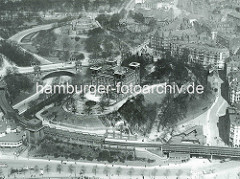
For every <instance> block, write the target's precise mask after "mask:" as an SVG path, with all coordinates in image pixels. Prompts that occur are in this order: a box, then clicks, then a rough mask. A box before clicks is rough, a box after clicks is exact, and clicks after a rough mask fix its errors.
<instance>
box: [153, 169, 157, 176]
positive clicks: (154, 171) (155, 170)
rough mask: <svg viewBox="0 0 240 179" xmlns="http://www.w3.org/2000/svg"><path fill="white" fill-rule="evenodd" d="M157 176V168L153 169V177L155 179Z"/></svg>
mask: <svg viewBox="0 0 240 179" xmlns="http://www.w3.org/2000/svg"><path fill="white" fill-rule="evenodd" d="M156 175H157V169H156V168H154V169H153V171H152V176H154V177H155V176H156Z"/></svg>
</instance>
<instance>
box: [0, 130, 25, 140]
mask: <svg viewBox="0 0 240 179" xmlns="http://www.w3.org/2000/svg"><path fill="white" fill-rule="evenodd" d="M23 136H24V133H23V132H19V133H9V134H6V135H5V136H3V137H0V142H19V141H21V140H22V137H23Z"/></svg>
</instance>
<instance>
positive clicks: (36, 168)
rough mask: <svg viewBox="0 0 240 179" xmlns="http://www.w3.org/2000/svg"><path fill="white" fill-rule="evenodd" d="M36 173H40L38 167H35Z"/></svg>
mask: <svg viewBox="0 0 240 179" xmlns="http://www.w3.org/2000/svg"><path fill="white" fill-rule="evenodd" d="M34 172H35V173H38V172H39V167H38V166H37V165H35V166H34Z"/></svg>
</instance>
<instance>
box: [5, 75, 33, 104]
mask: <svg viewBox="0 0 240 179" xmlns="http://www.w3.org/2000/svg"><path fill="white" fill-rule="evenodd" d="M4 80H5V82H6V83H7V89H8V92H9V95H10V99H11V100H14V99H15V98H16V97H17V96H19V95H20V93H21V91H29V90H31V89H32V87H33V82H32V81H31V80H30V79H29V78H28V77H27V76H26V75H22V74H14V73H8V74H7V75H6V76H5V77H4Z"/></svg>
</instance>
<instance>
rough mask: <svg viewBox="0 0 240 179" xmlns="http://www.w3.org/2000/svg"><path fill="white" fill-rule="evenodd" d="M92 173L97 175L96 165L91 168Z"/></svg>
mask: <svg viewBox="0 0 240 179" xmlns="http://www.w3.org/2000/svg"><path fill="white" fill-rule="evenodd" d="M92 172H93V173H94V175H96V174H97V165H96V166H93V168H92Z"/></svg>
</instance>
